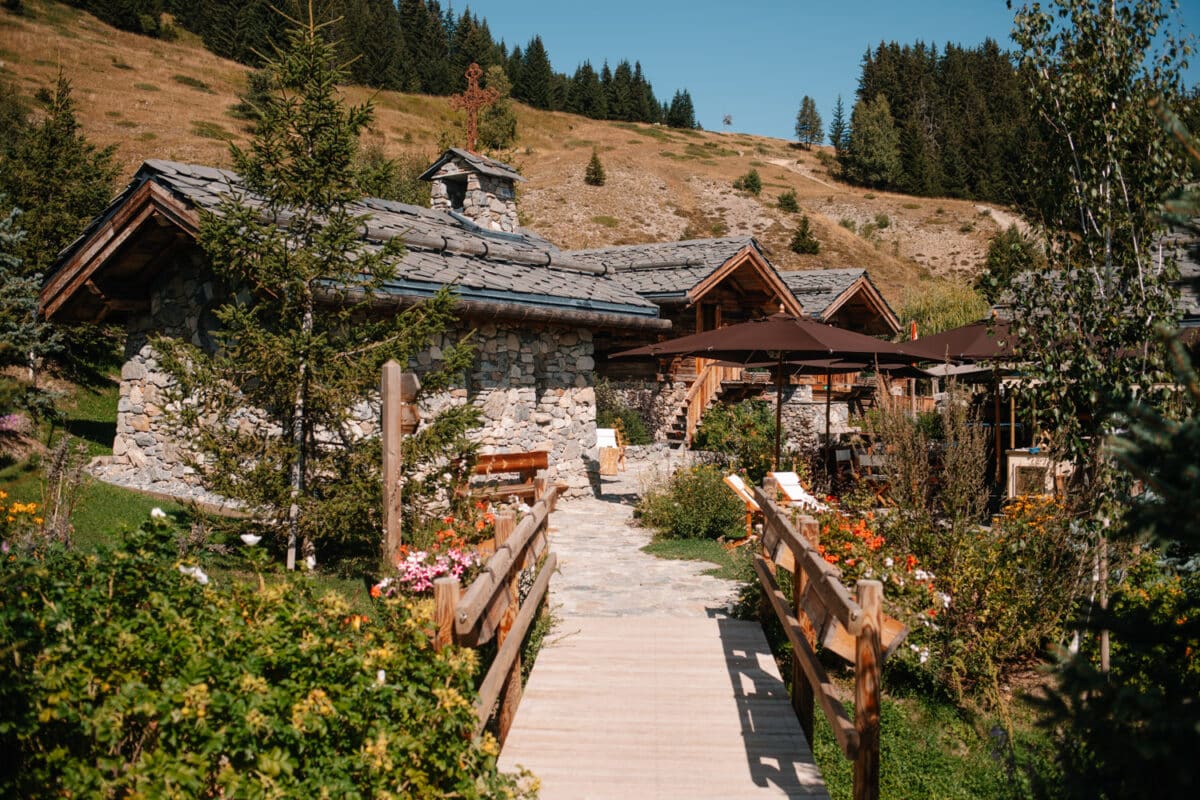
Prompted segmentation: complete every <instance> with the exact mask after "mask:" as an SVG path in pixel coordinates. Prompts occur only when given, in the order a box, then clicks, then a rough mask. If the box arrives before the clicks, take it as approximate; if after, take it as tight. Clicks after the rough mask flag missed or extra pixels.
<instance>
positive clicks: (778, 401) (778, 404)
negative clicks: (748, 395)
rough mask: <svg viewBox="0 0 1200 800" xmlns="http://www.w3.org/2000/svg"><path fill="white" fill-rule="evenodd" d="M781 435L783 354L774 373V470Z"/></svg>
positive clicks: (780, 355)
mask: <svg viewBox="0 0 1200 800" xmlns="http://www.w3.org/2000/svg"><path fill="white" fill-rule="evenodd" d="M782 435H783V353H782V352H781V353H780V354H779V369H778V370H777V371H776V372H775V469H776V470H778V469H779V451H780V442H781V441H782Z"/></svg>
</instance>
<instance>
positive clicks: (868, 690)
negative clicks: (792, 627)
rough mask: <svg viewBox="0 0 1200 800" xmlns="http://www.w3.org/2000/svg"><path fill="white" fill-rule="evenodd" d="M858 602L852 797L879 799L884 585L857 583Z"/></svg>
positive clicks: (865, 799)
mask: <svg viewBox="0 0 1200 800" xmlns="http://www.w3.org/2000/svg"><path fill="white" fill-rule="evenodd" d="M858 603H859V606H861V607H862V610H863V616H864V624H863V629H862V631H861V632H860V633H859V636H858V649H857V657H856V658H855V663H854V729H855V731H856V732H857V733H858V752H857V753H856V754H855V757H854V800H879V691H880V671H881V667H882V659H881V657H880V652H879V649H880V646H879V633H880V630H881V629H882V616H883V611H882V608H883V584H882V583H880V582H879V581H859V582H858Z"/></svg>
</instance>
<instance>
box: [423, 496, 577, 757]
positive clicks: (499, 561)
mask: <svg viewBox="0 0 1200 800" xmlns="http://www.w3.org/2000/svg"><path fill="white" fill-rule="evenodd" d="M557 499H558V488H557V487H554V486H551V487H549V488H548V489H547V490H546V492H545V494H544V496H543V497H542V498H541V499H540V500H538V502H537V503H536V504H535V505H534V507H533V510H532V511H531V512H530V513H529V514H527V515H525V517H524V518H523V519H522V520H521V522H520V524H517V521H516V514H515V513H514V512H512V511H500V512H497V514H496V552H495V553H494V554H493V555H492V556H491V557H490V558H489V559H488V560H487V562H486V563H485V564H484V567H483V572H482V573H480V575H479V577H477V578H476V579H475V580H474V581H472V583H471V585H470V586H468V587H467V588H466V590H465V591H463V590H462V588H461V587H460V586H459V582H458V579H457V578H438V579H437V580H436V581H434V586H433V592H434V605H435V612H434V613H435V615H436V622H437V635H436V637H435V639H434V646H435V647H436V648H437V649H439V650H440V649H441V648H443V647H446V646H447V645H449V644H460V645H470V646H479V645H482V644H486V643H487V642H490V641H491V640H492V639H493V638H495V640H496V644H497V646H498V647H497V651H496V656H495V658H494V659H493V660H492V666H491V668H490V669H488V672H487V675H485V676H484V678H483V683H482V685H481V686H480V687H479V701H478V703H477V704H476V706H475V714H476V719H477V722H476V725H475V733H476V734H478V733H480V732H481V731H482V730H483V729H484V727H485V726H486V725H487V722H488V720H489V719H491V718H492V716H493V709H497V703H498V704H499V707H498V709H497V711H496V715H497V717H498V719H497V725H498V728H499V739H500V743H501V744H503V743H504V739H505V738H506V737H507V736H508V730H509V728H510V727H512V721H513V718H514V717H515V716H516V712H517V706H518V705H519V704H520V702H521V643H522V642H523V641H524V640H525V634H526V633H527V632H528V631H529V627H530V626H531V625H532V624H533V620H534V618H535V617H536V616H537V611H538V608H539V607H540V606H541V602H542V599H543V598H544V597H545V596H546V592H547V591H548V590H549V587H550V576H551V575H552V574H553V573H554V570H555V568H556V566H557V564H558V559H557V557H556V556H555V554H554V553H550V552H546V548H547V539H546V531H547V528H548V526H549V520H550V512H551V511H553V510H554V503H555V501H556V500H557ZM543 554H544V555H545V558H544V559H543V558H542V556H543ZM539 562H540V563H541V567H540V568H539V569H538V573H537V577H536V578H535V579H534V581H533V586H532V588H531V589H530V590H529V592H528V593H527V594H526V596H525V598H524V601H523V602H522V601H521V600H520V597H519V583H520V578H521V572H522V571H523V570H524V569H526V568H527V567H534V566H537V565H538V563H539Z"/></svg>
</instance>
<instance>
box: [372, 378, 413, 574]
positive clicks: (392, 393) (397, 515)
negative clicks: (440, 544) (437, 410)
mask: <svg viewBox="0 0 1200 800" xmlns="http://www.w3.org/2000/svg"><path fill="white" fill-rule="evenodd" d="M420 388H421V381H420V380H419V379H418V378H417V375H416V373H415V372H405V371H404V369H403V368H402V367H401V366H400V365H399V364H397V363H396V362H395V361H391V360H389V361H388V362H387V363H386V364H384V365H383V373H382V377H381V379H380V386H379V394H380V405H381V406H382V409H381V410H382V414H383V431H382V434H381V435H382V436H383V529H384V547H383V552H384V557H385V558H386V559H387V562H388V564H389V565H392V564H395V563H397V562H398V561H399V559H400V546H401V544H402V543H403V532H402V517H403V511H402V505H401V493H400V482H401V479H402V477H403V468H404V458H403V456H402V447H403V440H404V437H405V436H411V435H412V434H413V433H415V432H416V430H417V424H418V423H419V421H420V414H419V413H418V412H417V407H416V399H417V392H418V391H419V390H420Z"/></svg>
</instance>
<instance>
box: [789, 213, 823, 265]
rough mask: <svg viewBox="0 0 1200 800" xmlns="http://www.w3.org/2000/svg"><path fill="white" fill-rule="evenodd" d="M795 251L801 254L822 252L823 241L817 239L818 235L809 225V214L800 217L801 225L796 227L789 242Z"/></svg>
mask: <svg viewBox="0 0 1200 800" xmlns="http://www.w3.org/2000/svg"><path fill="white" fill-rule="evenodd" d="M788 247H790V248H791V249H792V252H793V253H799V254H801V255H810V256H815V255H816V254H817V253H819V252H821V243H820V242H819V241H817V237H816V236H814V235H813V232H812V228H811V227H809V223H808V215H807V214H805V215H804V216H802V217H800V225H799V226H798V227H797V228H796V232H795V233H793V234H792V241H791V242H790V243H789V244H788Z"/></svg>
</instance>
